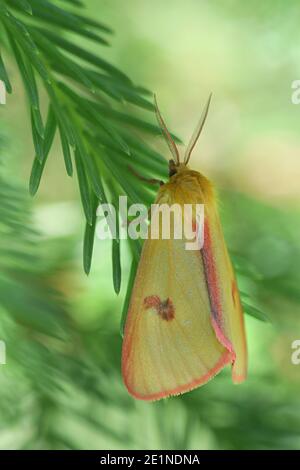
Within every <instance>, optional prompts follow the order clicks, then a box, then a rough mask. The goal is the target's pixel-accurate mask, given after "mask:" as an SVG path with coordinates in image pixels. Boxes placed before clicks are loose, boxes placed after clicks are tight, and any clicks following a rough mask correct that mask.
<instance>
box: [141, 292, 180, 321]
mask: <svg viewBox="0 0 300 470" xmlns="http://www.w3.org/2000/svg"><path fill="white" fill-rule="evenodd" d="M144 306H145V308H146V310H148V309H149V308H153V309H154V310H156V312H157V314H158V315H159V316H160V318H161V319H162V320H166V321H169V320H173V318H174V317H175V307H174V305H173V302H172V300H171V299H170V298H169V297H168V298H167V299H166V300H161V299H160V297H159V296H158V295H149V296H148V297H145V299H144Z"/></svg>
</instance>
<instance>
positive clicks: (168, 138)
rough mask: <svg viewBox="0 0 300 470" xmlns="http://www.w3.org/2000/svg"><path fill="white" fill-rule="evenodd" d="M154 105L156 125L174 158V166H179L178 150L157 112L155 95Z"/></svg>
mask: <svg viewBox="0 0 300 470" xmlns="http://www.w3.org/2000/svg"><path fill="white" fill-rule="evenodd" d="M154 105H155V113H156V118H157V122H158V125H159V127H160V129H161V131H162V134H163V136H164V138H165V141H166V142H167V144H168V147H169V149H170V151H171V153H172V155H173V158H174V160H175V162H176V164H177V165H179V163H180V160H179V152H178V148H177V147H176V144H175V142H174V140H173V139H172V137H171V134H170V132H169V131H168V129H167V126H166V124H165V121H164V120H163V117H162V115H161V114H160V111H159V109H158V106H157V101H156V96H155V95H154Z"/></svg>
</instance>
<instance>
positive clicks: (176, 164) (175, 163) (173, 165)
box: [154, 94, 211, 177]
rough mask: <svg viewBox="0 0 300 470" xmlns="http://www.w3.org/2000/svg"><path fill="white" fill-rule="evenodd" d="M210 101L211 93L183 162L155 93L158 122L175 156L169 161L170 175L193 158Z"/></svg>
mask: <svg viewBox="0 0 300 470" xmlns="http://www.w3.org/2000/svg"><path fill="white" fill-rule="evenodd" d="M210 101H211V94H210V95H209V98H208V100H207V103H206V105H205V107H204V109H203V111H202V115H201V118H200V121H199V123H198V125H197V127H196V129H195V131H194V132H193V135H192V137H191V139H190V141H189V143H188V145H187V147H186V149H185V153H184V158H183V162H181V161H180V155H179V150H178V147H177V145H176V143H175V141H174V139H173V137H172V136H171V134H170V132H169V131H168V128H167V126H166V124H165V121H164V120H163V117H162V115H161V113H160V111H159V108H158V105H157V101H156V96H155V95H154V106H155V112H156V118H157V122H158V125H159V127H160V129H161V132H162V134H163V136H164V138H165V141H166V142H167V144H168V147H169V149H170V152H171V154H172V156H173V158H172V159H171V160H170V161H169V176H170V177H171V176H173V175H175V174H176V173H177V172H178V170H179V168H180V167H183V166H187V164H188V162H189V160H190V158H191V154H192V151H193V149H194V147H195V145H196V143H197V141H198V139H199V137H200V134H201V132H202V129H203V127H204V123H205V121H206V118H207V114H208V109H209V105H210Z"/></svg>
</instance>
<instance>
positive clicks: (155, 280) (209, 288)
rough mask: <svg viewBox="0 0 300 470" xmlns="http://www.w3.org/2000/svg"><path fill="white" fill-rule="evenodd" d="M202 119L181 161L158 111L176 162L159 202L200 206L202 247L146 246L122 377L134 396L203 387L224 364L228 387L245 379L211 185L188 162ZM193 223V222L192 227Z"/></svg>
mask: <svg viewBox="0 0 300 470" xmlns="http://www.w3.org/2000/svg"><path fill="white" fill-rule="evenodd" d="M210 98H211V97H209V100H208V102H207V104H206V107H205V109H204V111H203V113H202V116H201V119H200V122H199V125H198V126H197V128H196V130H195V132H194V134H193V136H192V138H191V140H190V143H189V144H188V146H187V148H186V152H185V156H184V159H183V162H181V161H180V157H179V151H178V149H177V147H176V144H175V142H174V141H173V139H172V137H171V135H170V133H169V132H168V130H167V128H166V125H165V123H164V121H163V118H162V116H161V114H160V112H159V110H158V108H157V104H156V102H155V104H156V114H157V118H158V122H159V125H160V127H161V129H162V132H163V134H164V136H165V138H166V141H167V143H168V145H169V148H170V150H171V152H172V155H173V159H172V160H170V162H169V173H170V178H169V181H168V182H167V183H165V184H162V185H161V187H160V189H159V192H158V195H157V199H156V204H158V205H160V204H168V205H173V204H179V205H181V206H184V204H203V205H204V242H203V246H202V248H201V249H199V250H192V251H189V250H186V249H185V241H186V240H184V239H174V237H173V238H172V237H170V239H163V238H162V237H158V239H151V237H149V238H148V239H147V240H145V242H144V245H143V249H142V254H141V258H140V262H139V265H138V269H137V274H136V278H135V282H134V286H133V291H132V295H131V301H130V304H129V310H128V315H127V320H126V325H125V332H124V341H123V351H122V374H123V379H124V382H125V385H126V387H127V389H128V391H129V393H130V394H131V395H133V396H134V397H135V398H137V399H141V400H158V399H161V398H164V397H168V396H170V395H178V394H180V393H184V392H187V391H189V390H192V389H193V388H196V387H199V386H200V385H203V384H205V383H206V382H207V381H208V380H210V379H211V378H212V377H214V376H215V375H216V374H217V373H218V372H219V371H220V370H221V369H222V368H223V367H224V366H226V365H227V364H231V365H232V379H233V382H235V383H239V382H242V381H243V380H245V378H246V374H247V348H246V339H245V330H244V320H243V312H242V307H241V301H240V296H239V292H238V288H237V283H236V280H235V275H234V271H233V268H232V264H231V261H230V258H229V255H228V251H227V247H226V244H225V241H224V236H223V233H222V228H221V224H220V219H219V215H218V210H217V203H216V197H215V194H214V188H213V186H212V184H211V182H210V181H209V180H208V179H207V178H206V177H205V176H203V175H202V174H201V173H199V172H197V171H194V170H191V169H190V168H189V167H188V162H189V160H190V156H191V153H192V150H193V148H194V146H195V144H196V142H197V140H198V137H199V135H200V133H201V131H202V128H203V125H204V122H205V119H206V116H207V113H208V108H209V104H210ZM193 222H194V223H196V222H195V221H193Z"/></svg>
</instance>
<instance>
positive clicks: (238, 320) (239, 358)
mask: <svg viewBox="0 0 300 470" xmlns="http://www.w3.org/2000/svg"><path fill="white" fill-rule="evenodd" d="M205 207H206V219H205V225H204V232H205V234H204V247H203V249H202V256H203V261H204V270H205V276H206V279H207V282H208V290H209V295H210V302H211V309H212V323H213V327H214V329H215V332H216V335H217V337H218V339H219V340H220V341H221V343H222V344H223V345H224V346H226V347H227V349H228V350H230V351H231V352H232V354H233V367H232V379H233V381H234V382H235V383H239V382H243V381H244V380H245V379H246V376H247V346H246V335H245V327H244V318H243V310H242V306H241V300H240V295H239V291H238V287H237V282H236V279H235V274H234V270H233V267H232V264H231V260H230V257H229V254H228V250H227V247H226V244H225V240H224V236H223V232H222V227H221V223H220V219H219V215H218V211H217V208H216V205H215V202H214V201H209V200H207V201H206V202H205Z"/></svg>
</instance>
